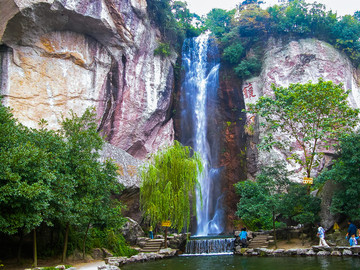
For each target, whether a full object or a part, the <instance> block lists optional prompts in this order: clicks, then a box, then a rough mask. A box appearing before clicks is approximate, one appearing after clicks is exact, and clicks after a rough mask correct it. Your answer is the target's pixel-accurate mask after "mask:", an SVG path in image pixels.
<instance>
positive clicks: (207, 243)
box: [185, 238, 235, 256]
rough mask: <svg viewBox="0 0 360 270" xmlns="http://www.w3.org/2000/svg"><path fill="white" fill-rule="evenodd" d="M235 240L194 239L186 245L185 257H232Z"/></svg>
mask: <svg viewBox="0 0 360 270" xmlns="http://www.w3.org/2000/svg"><path fill="white" fill-rule="evenodd" d="M234 240H235V238H218V239H216V238H215V239H207V238H202V239H193V240H189V241H188V242H187V244H186V249H185V253H186V254H185V255H186V256H189V255H226V254H228V255H231V254H233V251H234Z"/></svg>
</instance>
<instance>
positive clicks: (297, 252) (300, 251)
mask: <svg viewBox="0 0 360 270" xmlns="http://www.w3.org/2000/svg"><path fill="white" fill-rule="evenodd" d="M308 251H309V249H308V248H299V249H298V250H297V251H296V255H306V253H307V252H308Z"/></svg>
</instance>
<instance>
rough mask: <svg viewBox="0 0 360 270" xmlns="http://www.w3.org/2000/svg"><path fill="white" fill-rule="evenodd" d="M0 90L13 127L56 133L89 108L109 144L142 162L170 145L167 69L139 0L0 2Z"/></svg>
mask: <svg viewBox="0 0 360 270" xmlns="http://www.w3.org/2000/svg"><path fill="white" fill-rule="evenodd" d="M0 5H1V8H0V18H1V19H0V44H1V45H0V46H1V49H0V65H1V69H0V84H1V93H0V94H1V95H4V97H5V98H4V100H3V102H4V104H5V105H7V106H10V107H11V108H13V113H14V115H15V117H16V118H18V119H19V121H20V122H21V123H23V124H25V125H27V126H30V127H37V122H38V121H39V120H40V119H45V120H47V121H48V123H49V127H50V128H54V129H56V128H58V127H59V122H60V121H61V117H62V115H64V116H68V112H69V110H73V111H74V112H75V113H77V114H81V113H82V112H84V110H85V109H86V108H87V107H89V106H94V107H95V108H96V111H97V115H98V117H99V128H100V129H102V130H103V132H104V134H106V135H107V139H108V140H109V142H110V143H111V144H113V145H116V146H118V147H120V148H122V149H124V150H125V151H127V152H128V153H130V154H131V155H133V156H135V157H139V158H144V157H145V156H146V155H147V154H148V153H151V152H154V151H155V150H157V149H158V147H159V146H160V145H163V144H168V143H171V142H172V141H173V133H174V132H173V124H172V120H171V119H169V118H168V116H167V112H168V110H169V106H170V103H171V98H170V97H171V92H172V87H173V64H174V62H175V59H176V54H173V55H172V56H171V57H168V58H161V57H160V56H155V55H154V53H153V52H154V49H156V48H157V46H158V40H160V34H159V31H158V30H157V29H155V28H154V27H153V26H151V25H150V21H149V19H148V16H147V13H146V7H147V5H146V1H144V0H103V1H102V0H94V1H88V0H83V1H75V0H33V1H20V0H8V1H5V2H4V1H3V2H2V3H1V4H0Z"/></svg>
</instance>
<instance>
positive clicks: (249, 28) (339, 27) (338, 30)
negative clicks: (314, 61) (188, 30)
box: [205, 0, 360, 79]
mask: <svg viewBox="0 0 360 270" xmlns="http://www.w3.org/2000/svg"><path fill="white" fill-rule="evenodd" d="M248 2H249V3H248ZM257 2H258V1H244V3H242V5H240V6H239V8H238V9H237V10H231V11H224V10H222V9H213V10H212V11H211V12H210V13H209V14H208V15H207V18H206V21H205V26H206V28H208V29H210V30H211V31H212V32H213V33H214V35H215V36H216V37H217V39H218V41H219V45H220V48H221V50H222V59H223V62H224V63H226V64H227V65H229V66H231V67H232V68H233V69H234V71H235V73H236V74H237V75H238V76H239V77H240V78H242V79H247V78H250V77H253V76H257V75H258V74H259V73H260V71H261V65H262V58H263V56H264V50H265V47H266V42H267V41H268V39H269V38H270V37H274V38H278V39H282V40H284V41H289V40H294V39H295V40H296V39H300V38H317V39H319V40H324V41H326V42H328V43H330V44H331V45H333V46H334V47H335V48H337V49H338V50H340V51H342V52H344V53H345V54H346V55H347V56H348V57H349V58H350V60H351V61H352V62H353V64H354V66H355V67H358V66H359V65H360V40H359V38H360V21H359V20H358V19H357V18H358V16H359V15H358V13H355V14H354V16H350V15H346V16H343V17H337V15H336V14H334V13H333V12H332V11H326V9H325V6H324V5H322V4H318V3H311V4H308V3H306V2H305V1H300V0H295V1H289V2H288V3H285V4H282V5H274V6H272V7H269V8H267V9H266V10H264V9H262V8H261V7H260V6H259V3H257Z"/></svg>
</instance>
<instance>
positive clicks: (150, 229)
mask: <svg viewBox="0 0 360 270" xmlns="http://www.w3.org/2000/svg"><path fill="white" fill-rule="evenodd" d="M149 237H150V239H154V233H153V227H152V226H150V228H149Z"/></svg>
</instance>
